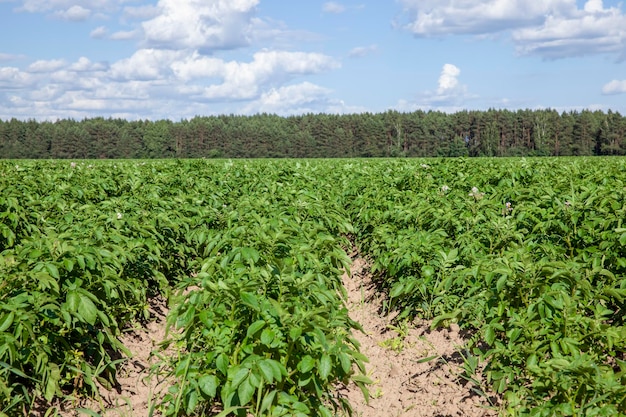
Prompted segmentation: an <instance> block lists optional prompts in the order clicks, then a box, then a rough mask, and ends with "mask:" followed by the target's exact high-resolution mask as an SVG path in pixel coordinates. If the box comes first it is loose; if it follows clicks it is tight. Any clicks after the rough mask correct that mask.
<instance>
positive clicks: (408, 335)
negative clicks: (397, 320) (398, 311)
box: [343, 253, 498, 417]
mask: <svg viewBox="0 0 626 417" xmlns="http://www.w3.org/2000/svg"><path fill="white" fill-rule="evenodd" d="M352 258H353V263H352V267H351V274H347V273H346V274H344V276H343V283H344V286H345V287H346V289H347V291H348V309H349V310H350V317H351V318H352V319H353V320H356V321H357V322H359V323H361V325H362V326H363V329H364V331H365V333H364V334H363V333H357V334H356V335H355V336H356V338H357V340H359V342H360V343H361V353H363V354H364V355H365V356H367V357H368V358H369V360H370V362H369V364H368V365H367V369H368V373H369V375H368V376H369V377H370V378H371V379H372V380H373V381H374V384H373V385H372V386H371V387H370V395H371V399H370V401H369V404H366V403H365V401H364V399H363V395H362V393H361V391H360V390H359V389H358V388H357V387H356V386H350V387H348V388H347V389H346V391H345V395H346V396H347V397H348V399H349V400H350V403H351V404H352V405H353V408H354V415H355V416H356V417H381V416H385V417H396V416H415V417H417V416H431V417H444V416H446V417H447V416H468V417H477V416H496V415H497V414H498V413H497V411H495V410H493V409H489V405H490V404H489V402H488V400H487V399H486V398H484V397H481V396H479V395H477V394H475V393H474V392H473V391H472V390H471V388H472V385H471V384H468V383H466V381H465V380H464V379H463V378H461V377H459V375H460V374H461V373H462V368H461V366H462V359H461V357H460V355H459V354H458V353H457V349H458V347H460V346H463V344H464V341H463V339H462V337H461V336H460V335H459V331H458V326H453V327H451V328H450V329H441V330H435V331H430V330H429V323H426V322H421V323H413V324H412V325H406V326H399V327H396V326H393V323H392V320H391V319H392V318H391V317H389V316H381V315H380V313H379V312H380V309H381V306H382V301H383V299H382V298H381V297H382V295H381V293H380V292H378V291H377V290H376V289H375V287H374V284H373V282H372V281H371V276H370V274H369V269H368V265H367V263H366V262H365V260H364V259H362V258H360V257H359V256H358V254H356V253H354V254H353V255H352ZM433 356H434V357H435V358H433V359H431V360H429V361H425V362H424V361H422V362H420V360H424V359H426V358H430V357H433Z"/></svg>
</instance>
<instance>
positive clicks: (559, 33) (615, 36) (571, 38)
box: [513, 0, 626, 59]
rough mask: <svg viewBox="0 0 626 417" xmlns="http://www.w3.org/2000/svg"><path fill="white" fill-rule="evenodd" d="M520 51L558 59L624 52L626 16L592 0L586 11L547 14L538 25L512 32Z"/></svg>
mask: <svg viewBox="0 0 626 417" xmlns="http://www.w3.org/2000/svg"><path fill="white" fill-rule="evenodd" d="M513 40H514V41H515V43H516V45H517V51H518V52H519V53H522V54H536V55H540V56H543V57H545V58H550V59H555V58H564V57H568V56H582V55H591V54H597V53H610V54H624V51H625V50H626V15H625V14H624V13H622V12H621V10H620V9H618V8H615V7H611V8H608V9H604V8H603V5H602V2H601V1H594V0H589V1H588V2H587V3H586V4H585V8H584V10H576V11H574V12H573V13H571V14H570V15H568V16H548V17H547V18H546V19H545V21H544V22H543V24H542V25H541V26H538V27H530V28H523V29H519V30H516V31H514V32H513Z"/></svg>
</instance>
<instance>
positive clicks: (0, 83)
mask: <svg viewBox="0 0 626 417" xmlns="http://www.w3.org/2000/svg"><path fill="white" fill-rule="evenodd" d="M34 83H35V77H34V76H33V75H32V74H28V73H26V72H24V71H20V70H19V68H15V67H0V87H1V88H2V89H7V90H14V89H20V88H27V87H31V86H32V85H34Z"/></svg>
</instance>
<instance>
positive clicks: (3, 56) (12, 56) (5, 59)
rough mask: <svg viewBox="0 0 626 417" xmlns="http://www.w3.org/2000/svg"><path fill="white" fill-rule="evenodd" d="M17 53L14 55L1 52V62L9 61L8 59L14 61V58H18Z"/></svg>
mask: <svg viewBox="0 0 626 417" xmlns="http://www.w3.org/2000/svg"><path fill="white" fill-rule="evenodd" d="M17 58H18V57H17V55H13V54H4V53H1V52H0V62H7V61H13V60H14V59H17Z"/></svg>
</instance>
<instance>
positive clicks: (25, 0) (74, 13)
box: [17, 0, 127, 21]
mask: <svg viewBox="0 0 626 417" xmlns="http://www.w3.org/2000/svg"><path fill="white" fill-rule="evenodd" d="M126 2H127V1H126V0H81V1H76V0H21V3H22V4H21V6H19V7H18V8H17V10H18V11H22V12H28V13H44V14H51V15H52V16H56V17H58V18H62V19H65V20H72V21H82V20H85V19H87V18H89V17H90V16H93V13H97V15H100V16H102V15H107V14H108V13H112V12H115V11H117V10H119V9H120V8H121V7H122V5H123V4H124V3H126ZM77 3H79V4H77Z"/></svg>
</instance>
